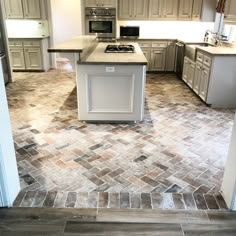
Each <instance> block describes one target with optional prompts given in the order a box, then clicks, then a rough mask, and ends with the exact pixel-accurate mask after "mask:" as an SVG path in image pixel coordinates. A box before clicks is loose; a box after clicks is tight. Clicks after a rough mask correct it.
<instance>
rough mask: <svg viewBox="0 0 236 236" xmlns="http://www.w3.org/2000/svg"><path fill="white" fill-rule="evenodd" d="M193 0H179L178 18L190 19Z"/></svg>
mask: <svg viewBox="0 0 236 236" xmlns="http://www.w3.org/2000/svg"><path fill="white" fill-rule="evenodd" d="M192 9H193V0H180V1H179V19H181V20H190V19H191V18H192Z"/></svg>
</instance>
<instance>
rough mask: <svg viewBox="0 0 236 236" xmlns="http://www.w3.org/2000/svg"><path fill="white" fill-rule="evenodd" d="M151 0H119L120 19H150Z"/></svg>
mask: <svg viewBox="0 0 236 236" xmlns="http://www.w3.org/2000/svg"><path fill="white" fill-rule="evenodd" d="M148 6H149V0H119V1H118V9H119V19H126V20H127V19H129V20H137V19H148Z"/></svg>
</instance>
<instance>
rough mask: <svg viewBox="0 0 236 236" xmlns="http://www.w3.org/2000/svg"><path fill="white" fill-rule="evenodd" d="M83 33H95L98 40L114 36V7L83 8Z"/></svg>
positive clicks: (112, 38) (113, 37)
mask: <svg viewBox="0 0 236 236" xmlns="http://www.w3.org/2000/svg"><path fill="white" fill-rule="evenodd" d="M85 33H86V34H87V35H88V34H93V35H97V39H98V40H99V41H113V40H115V38H116V9H115V8H90V7H86V8H85Z"/></svg>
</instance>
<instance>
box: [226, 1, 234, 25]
mask: <svg viewBox="0 0 236 236" xmlns="http://www.w3.org/2000/svg"><path fill="white" fill-rule="evenodd" d="M225 21H226V22H236V1H235V0H227V1H226V5H225Z"/></svg>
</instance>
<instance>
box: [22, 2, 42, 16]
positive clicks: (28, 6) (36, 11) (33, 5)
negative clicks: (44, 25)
mask: <svg viewBox="0 0 236 236" xmlns="http://www.w3.org/2000/svg"><path fill="white" fill-rule="evenodd" d="M22 4H23V9H24V10H23V12H24V18H26V19H40V18H41V9H40V7H41V6H40V0H22Z"/></svg>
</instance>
